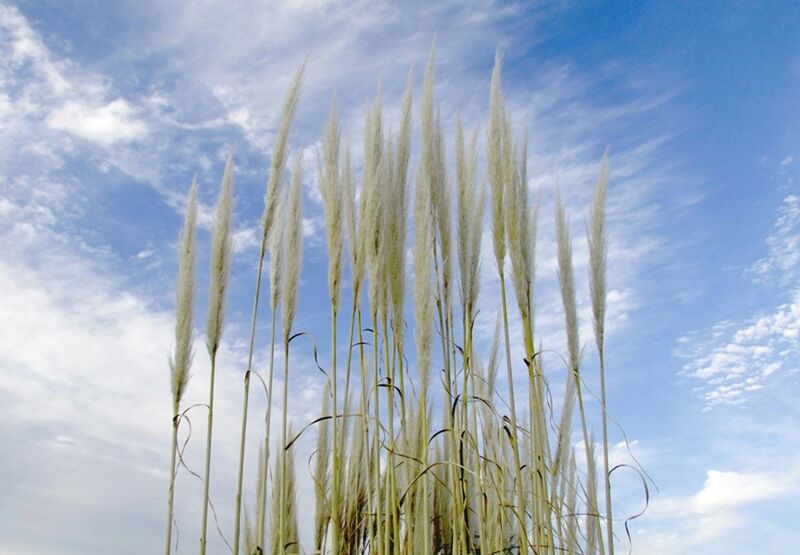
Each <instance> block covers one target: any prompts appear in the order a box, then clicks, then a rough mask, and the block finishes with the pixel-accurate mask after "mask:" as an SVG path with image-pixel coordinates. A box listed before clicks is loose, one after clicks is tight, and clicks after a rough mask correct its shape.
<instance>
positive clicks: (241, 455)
mask: <svg viewBox="0 0 800 555" xmlns="http://www.w3.org/2000/svg"><path fill="white" fill-rule="evenodd" d="M266 250H267V234H266V233H265V234H263V237H262V238H261V255H260V256H259V259H258V271H257V272H256V290H255V294H254V296H253V314H252V316H251V319H250V345H249V347H248V350H247V370H246V371H245V375H244V400H243V402H242V433H241V439H240V442H239V475H238V478H237V482H236V509H235V513H234V518H233V555H239V534H240V528H241V524H240V523H241V515H242V486H243V482H244V450H245V439H246V437H247V406H248V404H249V400H250V372H251V371H252V369H253V350H254V348H255V341H256V320H257V318H258V301H259V297H260V294H261V277H262V274H263V271H264V255H265V253H266Z"/></svg>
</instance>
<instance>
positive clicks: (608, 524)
mask: <svg viewBox="0 0 800 555" xmlns="http://www.w3.org/2000/svg"><path fill="white" fill-rule="evenodd" d="M600 405H601V406H602V410H603V470H605V472H604V474H605V487H606V534H607V536H608V555H614V524H613V523H612V520H611V519H612V515H611V476H610V474H609V464H608V416H607V413H606V364H605V357H604V353H603V347H602V345H601V347H600Z"/></svg>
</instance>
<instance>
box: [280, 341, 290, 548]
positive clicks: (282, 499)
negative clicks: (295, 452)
mask: <svg viewBox="0 0 800 555" xmlns="http://www.w3.org/2000/svg"><path fill="white" fill-rule="evenodd" d="M288 401H289V342H288V341H285V342H284V344H283V405H282V409H283V410H282V411H281V413H282V414H281V487H280V516H279V518H278V529H279V531H278V538H280V541H279V542H278V549H279V550H280V552H281V553H285V552H286V518H287V516H288V515H287V514H286V510H287V499H286V497H287V496H288V491H287V489H288V488H287V478H286V475H287V474H289V468H288V467H287V461H286V443H287V439H288V438H287V437H286V435H287V434H286V431H287V422H286V416H287V412H288V410H287V403H288Z"/></svg>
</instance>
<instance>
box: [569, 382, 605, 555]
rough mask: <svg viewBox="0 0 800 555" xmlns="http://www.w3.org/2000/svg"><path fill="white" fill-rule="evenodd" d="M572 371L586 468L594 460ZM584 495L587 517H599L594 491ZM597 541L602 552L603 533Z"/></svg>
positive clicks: (581, 394)
mask: <svg viewBox="0 0 800 555" xmlns="http://www.w3.org/2000/svg"><path fill="white" fill-rule="evenodd" d="M573 372H575V390H576V392H577V394H578V410H579V411H580V415H581V429H582V430H583V445H584V451H586V468H587V469H588V468H589V467H590V466H591V465H592V464H593V463H594V461H593V460H592V457H591V449H590V448H589V446H590V443H589V442H590V441H591V440H590V438H589V431H588V428H587V426H586V409H585V408H584V406H583V393H582V390H583V388H582V387H581V377H580V374H579V372H578V369H577V368H575V369H573ZM586 497H587V498H586V502H587V504H588V505H589V506H588V510H587V511H586V512H587V513H588V514H589V515H588V516H589V518H599V517H598V515H597V507H596V506H595V502H594V501H593V499H594V500H595V501H596V494H595V492H591V491H590V492H587V496H586ZM597 542H598V547H599V549H600V553H603V552H604V550H603V534H598V535H597Z"/></svg>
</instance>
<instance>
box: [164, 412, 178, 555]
mask: <svg viewBox="0 0 800 555" xmlns="http://www.w3.org/2000/svg"><path fill="white" fill-rule="evenodd" d="M170 447H171V449H170V457H169V493H168V494H167V548H166V551H165V553H166V555H169V554H170V551H171V549H172V515H173V514H174V509H173V507H174V504H173V502H174V499H175V455H176V452H177V451H178V415H177V414H176V415H175V416H173V417H172V441H171V442H170Z"/></svg>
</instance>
